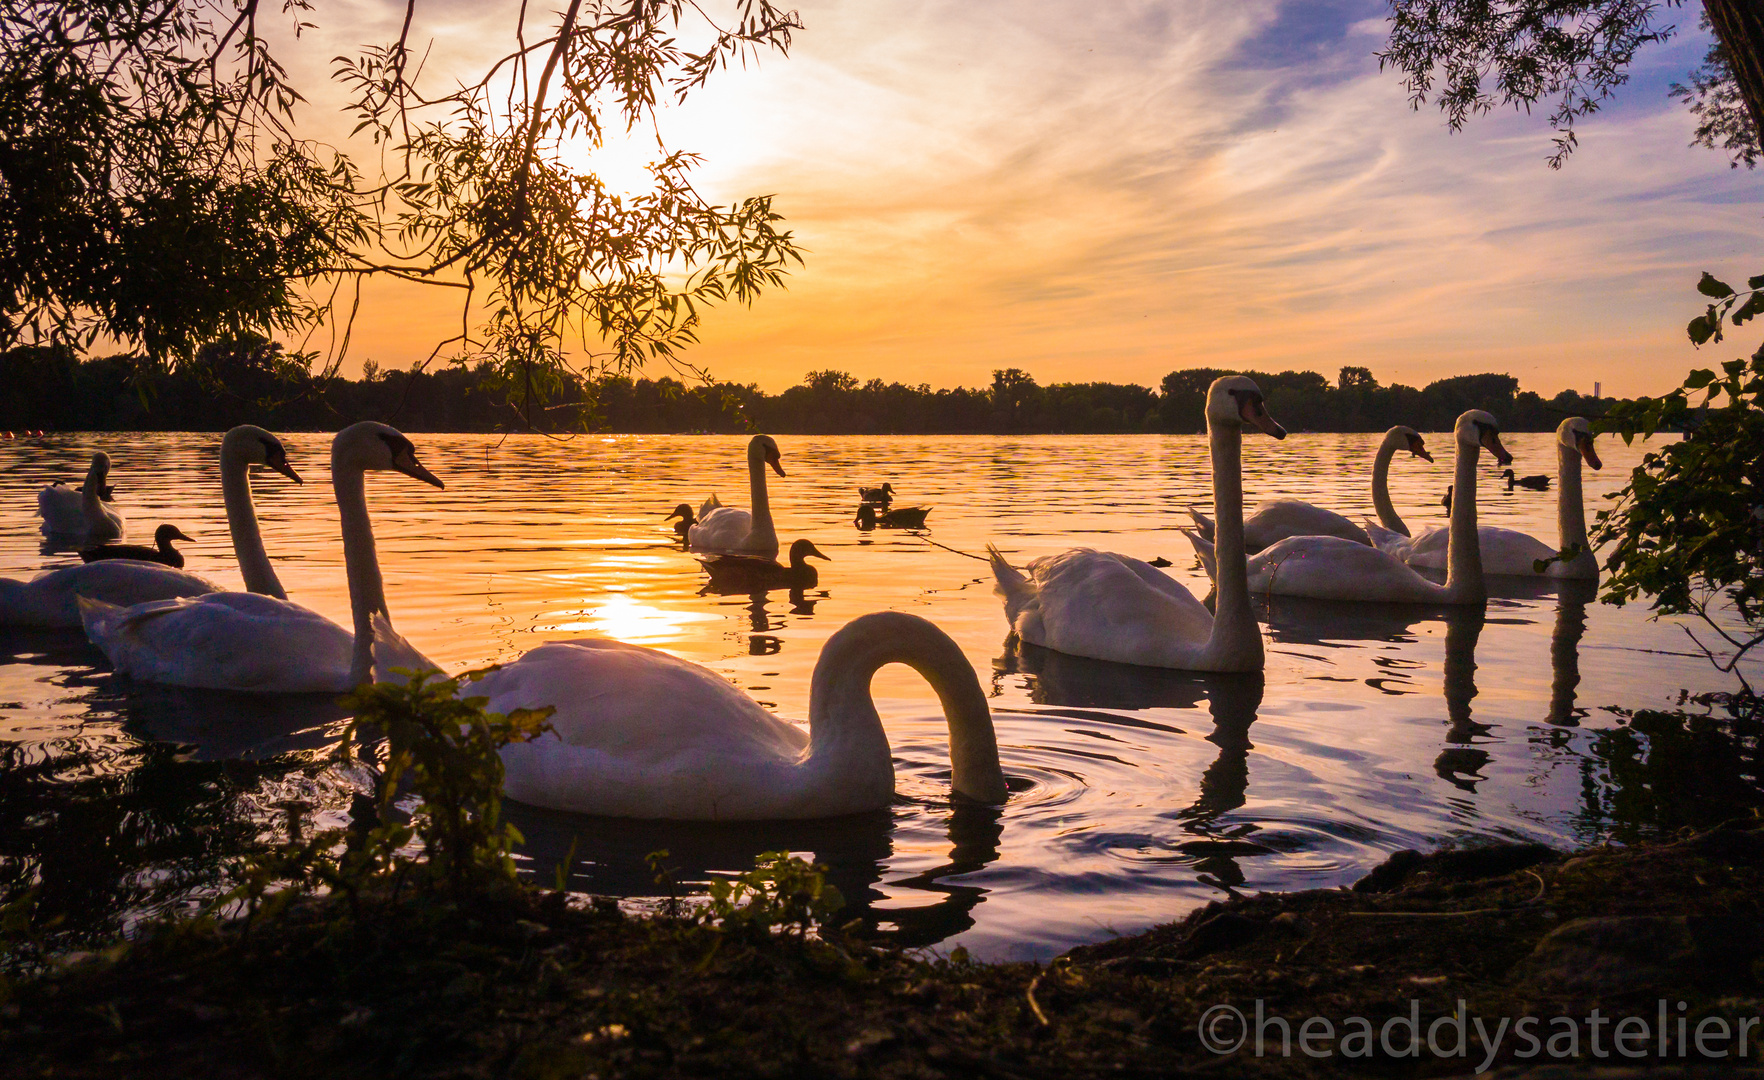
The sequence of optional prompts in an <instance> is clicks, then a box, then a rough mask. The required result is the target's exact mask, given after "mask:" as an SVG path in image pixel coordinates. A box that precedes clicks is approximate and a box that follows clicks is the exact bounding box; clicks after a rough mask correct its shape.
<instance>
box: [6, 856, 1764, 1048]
mask: <svg viewBox="0 0 1764 1080" xmlns="http://www.w3.org/2000/svg"><path fill="white" fill-rule="evenodd" d="M1761 885H1764V828H1760V827H1759V823H1758V822H1756V821H1744V822H1736V823H1731V824H1729V825H1727V826H1724V827H1721V828H1718V829H1715V830H1712V831H1709V832H1705V833H1701V834H1697V835H1694V836H1689V837H1687V838H1685V839H1683V840H1681V841H1679V842H1677V843H1672V844H1659V845H1650V846H1643V847H1634V848H1614V847H1613V848H1598V849H1593V850H1590V851H1585V852H1580V853H1575V854H1571V855H1565V854H1560V853H1555V852H1551V851H1548V850H1547V849H1542V848H1537V847H1533V846H1509V847H1502V848H1493V849H1483V850H1477V851H1468V852H1448V853H1442V854H1436V855H1432V856H1426V857H1422V856H1416V855H1410V854H1404V855H1399V856H1398V857H1395V858H1393V859H1392V860H1391V861H1389V862H1387V863H1386V864H1385V865H1384V866H1382V867H1380V868H1379V869H1378V870H1377V871H1375V872H1374V873H1373V874H1372V875H1370V876H1369V877H1368V878H1367V879H1365V880H1364V881H1362V882H1361V883H1360V884H1359V885H1357V886H1356V887H1355V888H1354V889H1353V890H1346V889H1343V890H1329V891H1314V892H1304V893H1292V894H1283V895H1269V896H1258V897H1249V898H1243V899H1237V900H1233V901H1231V902H1229V903H1224V904H1217V905H1213V906H1211V907H1209V908H1207V909H1204V910H1202V911H1198V912H1196V913H1194V914H1193V915H1192V916H1191V917H1189V918H1188V919H1185V920H1183V921H1182V922H1180V923H1175V924H1171V925H1168V926H1163V927H1159V928H1157V929H1154V930H1151V931H1149V932H1147V933H1144V934H1140V935H1136V936H1133V937H1128V938H1121V939H1118V940H1114V941H1110V942H1106V943H1103V944H1099V945H1093V946H1087V947H1085V948H1081V949H1076V950H1074V951H1073V952H1071V953H1070V954H1068V955H1066V956H1064V957H1061V958H1060V959H1058V960H1056V961H1055V962H1053V963H1052V964H1050V965H1047V966H1036V965H1031V964H1003V965H990V964H971V963H966V962H963V961H962V960H960V959H959V958H958V959H954V960H935V961H927V960H925V959H923V958H920V957H915V956H912V955H907V954H904V953H901V952H899V951H895V950H891V949H888V948H886V947H882V946H878V945H876V944H874V943H868V942H865V941H861V940H857V939H854V938H849V937H845V936H843V935H841V934H840V933H839V932H838V931H836V930H830V931H829V932H828V933H827V940H825V941H816V940H812V939H810V940H800V939H797V938H794V937H788V936H785V937H779V936H776V935H755V934H752V933H747V932H743V931H740V930H739V929H718V928H714V927H707V926H702V925H695V924H688V923H686V922H684V921H679V920H669V919H633V918H629V917H626V916H623V915H621V914H620V913H619V912H618V910H617V908H616V907H614V906H613V905H611V904H599V905H594V906H589V907H572V906H569V905H566V904H565V903H564V902H563V900H562V897H561V896H559V895H558V894H545V893H539V892H519V891H512V892H509V893H506V894H504V895H501V896H498V897H492V898H486V899H484V900H482V901H479V902H477V903H475V904H473V905H469V906H466V907H457V906H455V907H446V908H441V907H433V906H431V907H428V908H424V909H421V910H415V911H412V910H407V909H404V908H397V909H391V908H388V909H385V910H382V911H380V912H378V913H377V914H374V915H371V916H370V917H365V918H362V919H361V920H360V921H351V920H347V919H339V918H338V917H337V916H338V915H339V912H338V911H336V910H334V909H335V907H336V905H327V904H324V903H316V904H309V905H306V906H304V907H301V908H299V909H297V910H296V911H294V912H292V913H290V914H287V915H285V916H283V917H282V918H281V919H279V920H278V921H276V922H273V923H269V924H263V925H260V926H258V927H257V928H255V929H253V930H251V931H250V932H249V933H242V932H241V931H240V929H239V928H238V927H236V926H214V925H195V926H190V925H186V926H184V927H181V928H179V929H177V930H175V931H166V932H163V933H160V934H157V935H155V936H153V937H152V938H151V939H150V940H146V941H142V942H139V943H137V944H135V945H134V946H132V947H130V948H128V949H126V950H116V951H114V952H113V953H110V954H97V955H91V956H87V957H84V958H75V959H74V961H73V962H71V963H68V964H65V965H63V966H62V967H61V968H60V969H58V970H57V971H56V972H54V973H53V974H50V975H47V976H43V977H39V978H34V979H31V980H28V981H24V982H20V983H15V984H13V985H10V986H9V987H7V988H6V989H5V990H4V991H3V992H4V994H5V1000H4V1003H3V1004H0V1074H4V1075H9V1076H49V1075H54V1076H58V1077H68V1076H75V1077H80V1076H92V1077H98V1076H103V1077H115V1076H148V1075H153V1076H180V1075H181V1076H206V1077H259V1076H261V1077H276V1076H302V1077H313V1076H324V1077H332V1076H336V1077H357V1076H359V1077H370V1076H371V1077H385V1076H419V1077H505V1076H507V1077H533V1078H544V1077H577V1076H589V1075H594V1076H600V1077H614V1076H658V1077H665V1076H679V1077H705V1076H719V1075H729V1076H795V1075H805V1074H808V1073H810V1072H811V1070H812V1072H813V1073H814V1074H816V1075H826V1076H887V1077H892V1076H900V1077H932V1076H963V1077H967V1076H992V1077H1065V1076H1088V1075H1096V1074H1113V1075H1126V1076H1132V1075H1168V1074H1171V1073H1181V1072H1187V1071H1190V1070H1196V1069H1201V1070H1207V1071H1210V1072H1215V1073H1218V1074H1220V1075H1243V1074H1254V1075H1270V1076H1274V1075H1280V1076H1285V1075H1312V1074H1318V1075H1321V1074H1330V1075H1337V1074H1341V1073H1342V1072H1343V1071H1344V1070H1350V1069H1351V1070H1353V1071H1366V1070H1368V1069H1370V1070H1371V1071H1374V1072H1376V1073H1379V1074H1383V1075H1463V1074H1470V1073H1472V1072H1475V1071H1478V1070H1479V1069H1482V1068H1492V1069H1494V1070H1498V1071H1502V1072H1505V1073H1509V1074H1511V1073H1515V1072H1525V1073H1529V1072H1534V1071H1538V1070H1539V1069H1546V1072H1540V1073H1539V1075H1545V1074H1549V1073H1553V1071H1554V1069H1553V1067H1556V1066H1562V1065H1569V1064H1576V1063H1577V1064H1579V1065H1582V1066H1601V1067H1606V1068H1617V1067H1622V1066H1629V1067H1635V1066H1641V1065H1645V1064H1647V1063H1650V1062H1654V1063H1663V1064H1669V1065H1672V1066H1676V1067H1689V1068H1691V1069H1692V1070H1693V1071H1697V1070H1700V1069H1708V1068H1720V1069H1721V1070H1722V1071H1723V1075H1732V1073H1733V1069H1734V1067H1735V1066H1736V1065H1739V1066H1743V1067H1748V1068H1749V1067H1753V1066H1755V1065H1756V1063H1757V1062H1758V1060H1759V1057H1760V1051H1759V1044H1760V1043H1761V1042H1764V1029H1761V1028H1760V1026H1759V1017H1760V1015H1761V1014H1764V985H1761V982H1760V963H1759V961H1760V959H1761V958H1764V919H1760V911H1759V907H1760V896H1761V895H1764V893H1761V892H1760V886H1761ZM1460 1003H1461V1004H1460ZM1527 1017H1529V1018H1531V1019H1530V1020H1529V1021H1526V1020H1525V1018H1527ZM1246 1028H1247V1030H1246ZM1258 1032H1259V1034H1260V1053H1258V1052H1257V1035H1258ZM1699 1038H1700V1042H1699ZM1742 1043H1743V1053H1742ZM1209 1044H1210V1046H1209ZM1490 1047H1492V1050H1491V1049H1490ZM1219 1051H1225V1052H1223V1053H1221V1052H1219ZM1546 1067H1549V1068H1546Z"/></svg>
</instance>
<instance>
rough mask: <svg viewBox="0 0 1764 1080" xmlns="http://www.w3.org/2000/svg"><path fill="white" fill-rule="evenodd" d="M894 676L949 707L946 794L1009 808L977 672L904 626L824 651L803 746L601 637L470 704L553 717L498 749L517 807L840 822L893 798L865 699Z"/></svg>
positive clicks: (716, 688)
mask: <svg viewBox="0 0 1764 1080" xmlns="http://www.w3.org/2000/svg"><path fill="white" fill-rule="evenodd" d="M380 640H382V641H387V642H388V644H391V645H393V646H394V647H393V648H392V649H391V650H389V657H390V658H389V660H388V661H383V662H382V663H381V665H380V673H381V675H382V677H384V676H385V675H386V674H387V672H386V670H385V669H386V667H387V666H388V664H391V665H397V664H398V657H399V654H400V653H401V651H402V650H401V649H400V648H398V647H397V646H398V643H397V642H396V641H392V640H389V639H388V636H387V635H385V634H382V637H381V639H380ZM893 663H902V664H907V665H909V666H910V667H912V668H914V669H916V670H917V671H918V672H919V673H920V674H921V675H923V676H924V677H925V679H926V681H928V682H929V683H930V684H931V687H932V689H933V690H935V691H936V692H937V696H938V698H939V699H940V700H941V702H942V704H943V713H944V717H945V718H946V720H947V721H948V723H949V756H950V766H951V770H950V784H951V786H952V787H953V788H954V789H955V791H956V792H957V793H958V794H960V795H962V796H964V797H966V798H969V799H973V800H976V801H979V802H984V803H1001V802H1003V801H1004V800H1005V797H1006V796H1007V795H1008V794H1009V793H1008V792H1007V790H1006V788H1005V782H1004V773H1003V772H1002V770H1001V769H1000V768H999V761H998V743H997V740H996V737H995V735H994V733H993V728H992V715H991V713H990V712H989V711H988V709H987V706H986V695H985V692H984V691H983V690H982V689H981V688H980V681H979V680H978V679H977V678H975V676H974V669H973V667H972V666H970V665H969V663H968V661H967V658H966V657H964V656H963V655H962V651H961V648H960V647H959V646H957V645H956V643H955V642H954V641H952V640H950V638H949V635H947V634H945V633H944V632H943V631H941V630H939V629H938V628H937V627H936V626H934V625H932V624H931V623H930V622H927V621H926V620H924V619H921V618H919V617H918V616H916V615H908V614H905V613H903V612H895V611H883V612H877V613H874V614H870V615H863V616H860V617H858V618H856V619H854V620H852V621H851V622H849V623H847V624H846V625H845V626H844V627H842V628H841V629H840V630H839V631H838V632H837V633H835V634H834V635H833V636H832V637H830V638H828V639H827V644H826V645H825V646H824V647H823V648H822V649H821V656H820V659H819V660H817V661H816V662H815V673H814V679H813V682H812V684H811V688H810V690H809V726H808V731H807V733H806V734H805V733H804V732H803V730H802V729H801V728H800V727H797V726H796V725H794V724H789V723H786V722H785V721H783V720H780V719H778V718H777V717H776V716H774V715H772V713H770V712H768V711H766V710H765V709H763V708H761V707H760V705H759V704H758V703H757V702H755V701H754V700H753V699H752V698H750V697H748V696H747V695H746V694H744V693H742V692H741V691H740V690H737V689H736V688H735V687H733V686H731V685H729V682H728V680H726V679H724V678H723V677H722V676H720V675H718V674H717V673H716V672H714V671H711V670H709V669H708V668H703V667H700V666H699V665H697V664H693V663H688V662H687V661H685V660H680V659H678V658H676V657H672V656H669V655H668V654H666V653H662V652H657V651H656V650H654V649H646V648H643V647H642V646H638V645H627V644H625V643H624V642H620V641H611V640H607V639H603V638H581V639H577V640H574V641H557V642H551V643H549V644H545V645H541V646H539V647H538V648H536V649H533V650H532V651H530V652H528V653H527V654H526V655H524V656H522V657H521V658H520V659H519V660H516V661H514V662H513V663H510V664H505V665H503V666H502V667H500V668H498V669H497V670H495V671H493V672H491V673H490V674H489V675H487V676H485V677H484V678H483V679H481V680H479V681H477V682H474V683H471V684H469V687H470V689H469V692H470V693H471V694H472V695H474V696H478V695H482V696H485V697H487V698H488V699H489V703H488V706H487V707H488V708H489V709H491V710H493V711H495V712H504V713H506V712H508V711H509V710H511V709H517V708H536V707H541V706H545V705H554V706H556V707H557V712H555V713H554V714H552V717H551V725H552V728H553V731H552V732H551V733H548V734H546V735H544V736H541V737H540V738H538V739H536V740H534V741H532V742H528V743H517V744H514V745H512V746H507V747H504V748H503V750H502V762H503V767H504V769H505V774H504V777H503V790H504V791H505V792H507V793H508V795H509V796H510V797H511V798H514V799H518V800H520V801H521V802H524V803H531V804H533V805H535V806H546V807H550V808H552V809H557V810H569V811H574V812H577V813H583V814H599V815H604V816H608V817H629V818H666V819H676V820H693V821H708V820H723V821H757V820H771V819H781V818H815V817H833V816H835V815H839V814H855V813H862V812H864V811H872V810H881V809H886V808H887V807H888V806H889V804H890V803H891V802H892V801H893V799H894V764H893V757H892V754H891V753H890V750H889V747H888V735H887V733H886V732H885V731H884V730H883V728H882V721H881V720H880V718H878V716H877V715H876V706H875V702H874V701H873V700H872V699H871V696H870V678H871V676H873V675H874V674H875V673H876V671H877V669H879V668H881V667H883V666H884V665H887V664H893ZM405 666H408V665H405Z"/></svg>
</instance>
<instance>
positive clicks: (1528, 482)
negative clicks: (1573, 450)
mask: <svg viewBox="0 0 1764 1080" xmlns="http://www.w3.org/2000/svg"><path fill="white" fill-rule="evenodd" d="M1501 479H1502V480H1505V481H1506V482H1507V490H1508V491H1512V490H1513V485H1514V484H1517V485H1519V486H1520V487H1522V488H1530V489H1531V490H1532V491H1548V490H1549V489H1550V478H1549V477H1548V476H1545V475H1544V474H1543V473H1538V474H1537V475H1536V476H1514V475H1513V470H1512V469H1508V470H1507V471H1506V472H1503V473H1501Z"/></svg>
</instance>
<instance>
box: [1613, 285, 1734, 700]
mask: <svg viewBox="0 0 1764 1080" xmlns="http://www.w3.org/2000/svg"><path fill="white" fill-rule="evenodd" d="M1747 286H1748V287H1747V289H1745V290H1743V291H1740V290H1735V289H1734V288H1732V287H1731V286H1729V285H1728V284H1727V283H1726V282H1723V281H1721V280H1719V279H1717V278H1715V277H1714V276H1713V275H1711V274H1707V273H1705V274H1704V275H1703V277H1702V280H1701V281H1699V282H1698V284H1697V289H1698V291H1699V292H1701V293H1702V294H1703V295H1704V296H1707V297H1710V298H1711V300H1712V302H1711V303H1710V304H1709V305H1708V309H1707V311H1706V312H1705V313H1704V314H1702V315H1699V316H1697V317H1696V318H1695V319H1692V320H1691V322H1690V325H1689V327H1688V328H1687V332H1688V335H1689V337H1690V339H1691V341H1692V342H1694V343H1696V344H1698V345H1701V344H1704V343H1714V342H1720V341H1721V340H1722V336H1723V334H1722V330H1723V325H1724V323H1728V322H1731V323H1732V324H1733V325H1736V326H1737V325H1740V324H1743V323H1745V322H1747V321H1749V320H1750V319H1752V318H1754V317H1756V316H1757V315H1758V314H1759V313H1760V312H1764V293H1761V292H1760V290H1764V275H1759V276H1757V277H1753V278H1751V279H1750V280H1749V281H1748V282H1747ZM1698 394H1700V395H1702V400H1701V401H1700V402H1699V403H1698V404H1696V405H1694V406H1693V405H1692V397H1693V395H1698ZM1600 427H1601V429H1602V430H1606V431H1614V432H1617V433H1618V434H1620V435H1622V436H1623V438H1624V441H1626V442H1628V441H1630V440H1633V439H1634V438H1635V437H1636V436H1638V435H1640V436H1643V437H1646V436H1649V435H1653V434H1656V433H1659V432H1668V431H1674V430H1677V431H1684V432H1685V433H1686V436H1685V438H1684V440H1683V441H1681V442H1673V443H1668V444H1666V445H1664V446H1662V447H1661V448H1660V449H1658V450H1655V451H1652V452H1650V453H1649V454H1648V455H1647V456H1646V457H1644V458H1643V459H1642V462H1641V464H1640V465H1638V466H1636V469H1635V471H1634V472H1633V473H1632V474H1631V475H1630V480H1629V484H1628V486H1627V487H1625V488H1624V489H1623V490H1622V491H1620V492H1618V493H1617V495H1616V496H1614V498H1615V499H1616V500H1617V501H1616V505H1615V506H1613V507H1612V508H1611V509H1609V510H1605V511H1601V512H1600V513H1599V515H1598V521H1597V524H1596V525H1595V527H1594V530H1593V534H1592V538H1593V540H1594V542H1596V543H1610V544H1612V545H1613V546H1612V549H1611V554H1610V556H1609V559H1608V561H1607V565H1608V567H1609V570H1610V575H1609V577H1607V579H1606V581H1605V586H1604V588H1605V593H1604V599H1605V600H1606V602H1608V603H1614V604H1622V603H1624V602H1626V601H1628V600H1632V599H1634V598H1636V597H1637V596H1639V595H1641V594H1644V593H1645V594H1648V595H1650V596H1652V597H1653V601H1652V604H1653V607H1654V609H1655V610H1657V611H1659V612H1661V613H1662V614H1668V615H1681V614H1695V615H1698V616H1700V617H1701V618H1702V619H1703V620H1704V621H1705V622H1707V623H1708V625H1709V627H1710V628H1711V629H1712V630H1714V631H1715V632H1716V633H1717V634H1719V635H1720V636H1721V637H1722V638H1723V639H1724V641H1725V642H1726V645H1727V647H1728V649H1729V650H1731V652H1730V654H1729V655H1728V656H1726V657H1725V658H1717V657H1716V654H1715V653H1714V652H1712V651H1710V650H1709V649H1707V648H1706V647H1705V651H1706V652H1709V655H1710V656H1711V658H1712V659H1716V660H1717V663H1718V665H1719V666H1720V667H1721V668H1722V669H1723V670H1727V671H1736V665H1737V664H1738V662H1739V660H1740V658H1741V657H1743V656H1744V655H1745V654H1746V653H1747V652H1748V651H1749V650H1750V649H1752V648H1755V647H1756V646H1758V645H1759V644H1761V643H1764V348H1761V349H1759V350H1758V351H1757V352H1755V353H1753V354H1752V356H1751V358H1750V359H1749V360H1729V361H1726V362H1725V363H1723V364H1721V366H1720V370H1719V372H1717V371H1713V370H1710V369H1707V368H1699V369H1697V370H1695V371H1692V372H1691V373H1690V375H1689V377H1687V378H1686V379H1685V382H1684V385H1683V386H1681V387H1679V388H1678V389H1677V390H1674V391H1672V392H1671V393H1669V394H1666V395H1663V396H1661V397H1658V398H1640V399H1637V400H1636V401H1633V402H1628V403H1625V404H1622V405H1619V406H1618V407H1616V408H1614V409H1613V410H1612V411H1611V414H1610V415H1609V416H1608V417H1607V418H1606V419H1605V420H1603V421H1602V422H1601V425H1600ZM1722 599H1724V600H1725V601H1726V602H1727V603H1728V604H1730V605H1731V606H1732V608H1733V610H1734V612H1735V613H1736V614H1737V615H1738V617H1739V619H1740V621H1741V622H1743V623H1744V624H1745V626H1746V627H1748V628H1749V629H1748V630H1747V631H1746V632H1744V633H1740V634H1736V633H1734V632H1732V631H1730V630H1728V629H1725V628H1724V627H1723V626H1722V625H1721V623H1720V622H1719V621H1718V620H1717V619H1716V618H1715V617H1713V616H1712V614H1711V610H1710V609H1711V604H1712V603H1714V602H1715V601H1717V600H1722ZM1692 636H1693V640H1697V639H1696V638H1695V635H1692ZM1698 644H1699V645H1702V642H1701V641H1700V640H1698ZM1736 673H1737V671H1736ZM1742 681H1743V676H1742Z"/></svg>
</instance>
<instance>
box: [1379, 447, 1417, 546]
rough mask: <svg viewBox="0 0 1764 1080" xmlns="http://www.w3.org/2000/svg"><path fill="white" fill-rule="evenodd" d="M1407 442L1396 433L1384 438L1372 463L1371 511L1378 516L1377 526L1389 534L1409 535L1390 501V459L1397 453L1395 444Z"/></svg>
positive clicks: (1407, 529) (1406, 527) (1407, 528)
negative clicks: (1385, 529)
mask: <svg viewBox="0 0 1764 1080" xmlns="http://www.w3.org/2000/svg"><path fill="white" fill-rule="evenodd" d="M1406 441H1407V440H1406V439H1405V438H1404V437H1403V436H1402V435H1400V434H1398V433H1397V432H1394V431H1393V432H1391V433H1390V434H1389V435H1386V436H1385V437H1384V443H1383V444H1382V445H1381V446H1379V447H1378V456H1377V457H1376V458H1374V459H1373V461H1372V509H1373V510H1374V511H1376V512H1377V514H1378V524H1380V525H1382V526H1384V527H1385V528H1387V529H1389V530H1390V531H1391V532H1399V533H1402V534H1403V535H1404V536H1407V535H1409V527H1408V526H1407V525H1405V524H1403V519H1402V518H1401V517H1400V516H1398V515H1397V512H1396V506H1395V505H1394V504H1393V503H1392V502H1391V501H1390V459H1391V458H1392V457H1393V456H1394V455H1395V454H1396V452H1397V444H1398V443H1403V442H1406Z"/></svg>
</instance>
